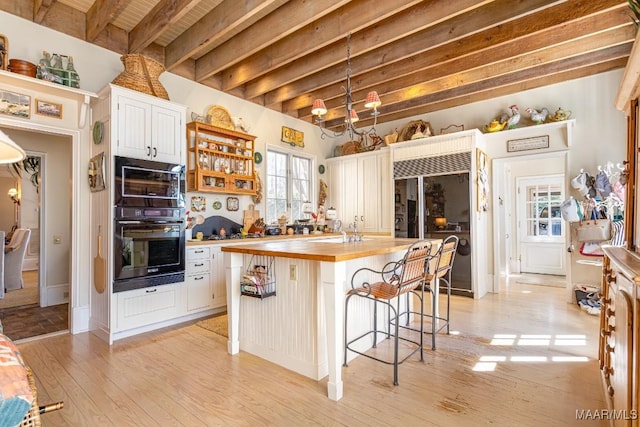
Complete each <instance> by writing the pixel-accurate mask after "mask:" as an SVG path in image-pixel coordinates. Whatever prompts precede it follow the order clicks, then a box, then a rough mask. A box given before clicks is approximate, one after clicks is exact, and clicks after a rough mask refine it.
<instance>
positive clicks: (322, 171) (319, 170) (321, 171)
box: [318, 165, 326, 175]
mask: <svg viewBox="0 0 640 427" xmlns="http://www.w3.org/2000/svg"><path fill="white" fill-rule="evenodd" d="M325 170H326V169H325V167H324V165H320V166H318V172H320V175H322V174H323V173H324V171H325Z"/></svg>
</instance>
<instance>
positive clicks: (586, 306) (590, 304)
mask: <svg viewBox="0 0 640 427" xmlns="http://www.w3.org/2000/svg"><path fill="white" fill-rule="evenodd" d="M578 305H580V308H581V309H582V310H584V311H586V312H587V313H588V314H591V315H593V316H597V315H599V314H600V299H599V298H598V299H595V296H594V297H592V298H584V299H581V300H580V301H579V302H578Z"/></svg>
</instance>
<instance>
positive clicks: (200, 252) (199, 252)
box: [194, 249, 204, 254]
mask: <svg viewBox="0 0 640 427" xmlns="http://www.w3.org/2000/svg"><path fill="white" fill-rule="evenodd" d="M194 252H195V253H197V254H203V253H204V251H203V250H202V249H200V250H199V251H194Z"/></svg>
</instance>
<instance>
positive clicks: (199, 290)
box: [186, 245, 227, 313]
mask: <svg viewBox="0 0 640 427" xmlns="http://www.w3.org/2000/svg"><path fill="white" fill-rule="evenodd" d="M186 276H187V277H186V284H187V312H189V313H191V312H195V311H200V310H207V309H210V308H219V307H224V306H225V305H226V304H227V292H226V283H225V276H224V264H223V260H222V250H221V248H220V246H218V245H211V246H204V245H202V246H197V247H190V248H187V274H186Z"/></svg>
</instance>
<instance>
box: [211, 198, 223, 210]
mask: <svg viewBox="0 0 640 427" xmlns="http://www.w3.org/2000/svg"><path fill="white" fill-rule="evenodd" d="M212 206H213V209H215V210H217V211H218V210H220V209H222V202H221V201H220V200H216V201H215V202H213V205H212Z"/></svg>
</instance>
